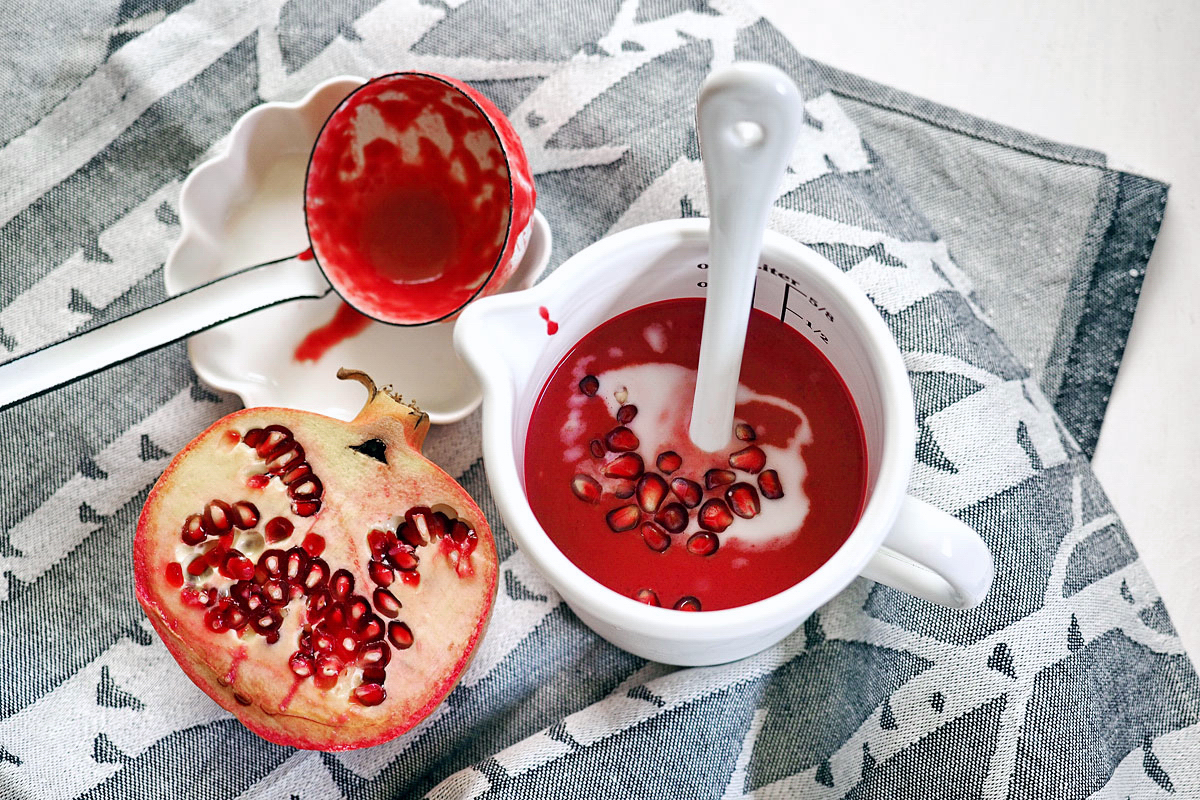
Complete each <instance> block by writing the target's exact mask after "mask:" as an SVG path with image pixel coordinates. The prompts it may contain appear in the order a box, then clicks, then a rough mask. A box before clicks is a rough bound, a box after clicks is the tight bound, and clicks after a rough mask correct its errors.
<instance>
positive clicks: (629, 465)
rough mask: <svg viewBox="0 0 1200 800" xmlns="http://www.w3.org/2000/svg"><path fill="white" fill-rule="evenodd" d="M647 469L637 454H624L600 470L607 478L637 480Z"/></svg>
mask: <svg viewBox="0 0 1200 800" xmlns="http://www.w3.org/2000/svg"><path fill="white" fill-rule="evenodd" d="M644 469H645V467H644V464H643V462H642V457H641V456H639V455H638V454H637V453H623V454H621V455H619V456H617V457H616V458H614V459H613V460H612V461H609V462H608V463H607V464H605V465H604V466H603V467H601V468H600V472H602V473H603V474H604V476H605V477H607V478H637V477H640V476H641V474H642V472H643V471H644Z"/></svg>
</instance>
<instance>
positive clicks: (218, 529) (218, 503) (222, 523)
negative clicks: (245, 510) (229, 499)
mask: <svg viewBox="0 0 1200 800" xmlns="http://www.w3.org/2000/svg"><path fill="white" fill-rule="evenodd" d="M232 513H233V512H232V509H230V508H229V503H226V502H225V501H224V500H211V501H209V504H208V505H207V506H205V507H204V531H205V532H206V533H207V534H208V535H210V536H220V535H221V534H222V533H226V532H227V531H228V530H229V529H230V528H232V527H233V519H231V517H230V514H232Z"/></svg>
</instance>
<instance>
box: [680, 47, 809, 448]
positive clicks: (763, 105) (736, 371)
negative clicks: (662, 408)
mask: <svg viewBox="0 0 1200 800" xmlns="http://www.w3.org/2000/svg"><path fill="white" fill-rule="evenodd" d="M803 119H804V101H803V98H802V97H801V96H800V90H799V89H797V88H796V84H795V83H793V82H792V80H791V79H790V78H789V77H788V76H787V75H785V74H783V72H781V71H780V70H778V69H776V68H775V67H772V66H769V65H767V64H755V63H742V64H734V65H733V66H731V67H728V68H726V69H723V70H721V71H720V72H716V73H713V74H712V75H710V76H709V78H708V80H706V81H705V82H704V85H703V86H701V87H700V96H699V98H698V99H697V100H696V131H697V134H698V135H699V137H700V156H701V158H702V159H703V161H704V176H705V180H706V182H707V184H708V214H709V218H710V222H709V225H710V227H709V245H708V246H709V259H708V277H707V279H708V289H707V299H706V300H705V306H704V329H703V334H702V338H701V342H700V363H699V367H698V369H697V373H696V396H695V398H694V399H693V401H692V419H691V425H690V427H689V429H688V435H689V436H690V437H691V440H692V442H693V443H694V444H695V445H696V446H697V447H699V448H701V449H703V450H707V451H709V452H713V451H716V450H720V449H721V448H723V447H725V446H726V445H727V444H728V443H729V439H730V437H731V436H732V434H733V411H734V405H735V404H736V401H737V389H738V376H739V375H740V373H741V370H742V351H743V350H744V349H745V345H746V326H747V324H748V323H749V321H750V308H751V305H752V304H753V301H754V281H755V278H756V276H757V273H758V269H757V267H758V256H759V252H760V251H761V249H762V240H763V231H764V230H766V227H767V214H768V213H769V212H770V210H771V204H772V203H773V202H774V200H775V192H776V191H777V190H778V188H779V183H780V181H781V180H782V178H783V174H784V170H785V169H786V168H787V162H788V159H789V158H790V157H791V154H792V150H793V148H794V147H795V144H796V138H797V137H798V136H799V134H800V125H801V124H802V122H803Z"/></svg>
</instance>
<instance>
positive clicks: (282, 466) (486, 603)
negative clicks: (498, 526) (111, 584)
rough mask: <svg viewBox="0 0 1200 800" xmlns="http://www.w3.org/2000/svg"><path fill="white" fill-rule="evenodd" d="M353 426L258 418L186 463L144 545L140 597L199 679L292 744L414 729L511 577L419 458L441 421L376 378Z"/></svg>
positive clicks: (305, 415) (488, 538)
mask: <svg viewBox="0 0 1200 800" xmlns="http://www.w3.org/2000/svg"><path fill="white" fill-rule="evenodd" d="M338 377H341V378H351V379H355V380H359V381H361V382H363V383H364V384H365V385H366V386H367V388H368V391H369V393H370V397H369V398H368V400H367V404H366V406H365V407H364V408H363V410H362V411H361V412H360V413H359V415H358V416H357V417H356V418H355V419H354V420H353V421H352V422H348V423H347V422H342V421H340V420H335V419H332V418H330V417H325V416H322V415H319V414H313V413H310V412H306V411H296V410H291V409H284V408H249V409H245V410H243V411H238V412H235V413H233V414H230V415H229V416H227V417H224V418H223V419H221V420H219V421H217V422H216V423H215V424H214V425H213V426H212V427H210V428H209V429H208V430H206V431H205V432H204V433H202V434H200V435H199V436H198V437H196V439H194V440H193V441H192V442H191V443H190V444H188V446H187V447H185V448H184V449H183V451H182V452H180V453H179V454H178V455H177V456H176V457H175V459H174V460H173V461H172V462H171V464H170V465H169V466H168V467H167V469H166V471H165V472H164V473H163V475H162V477H161V478H159V480H158V482H157V483H156V484H155V485H154V488H153V489H152V490H151V492H150V496H149V498H148V499H147V500H146V505H145V507H144V508H143V510H142V515H141V518H140V519H139V521H138V528H137V535H136V538H135V540H134V578H135V581H136V589H137V598H138V602H140V603H141V604H142V608H143V609H145V611H146V614H147V615H148V616H149V618H150V622H151V623H152V624H153V625H154V628H155V630H157V631H158V634H159V635H160V636H161V637H162V640H163V642H164V643H165V644H166V646H167V648H168V649H169V650H170V651H171V654H172V655H173V656H174V657H175V660H176V661H178V662H179V665H180V666H181V667H182V668H183V670H184V672H186V673H187V674H188V676H189V677H190V678H191V679H192V680H193V681H195V683H196V685H198V686H199V687H200V688H201V689H203V690H204V691H205V692H207V693H208V694H209V696H211V697H212V698H213V699H214V700H216V701H217V702H218V703H220V704H221V705H222V706H224V707H225V708H227V709H229V710H230V711H232V712H233V713H234V714H235V715H236V716H237V717H238V719H240V720H241V721H242V723H243V724H245V725H246V727H248V728H250V729H251V730H252V731H254V732H255V733H257V734H258V735H260V736H262V737H263V738H266V739H269V740H271V741H273V742H277V743H279V744H284V745H290V746H293V747H301V748H306V749H312V750H350V749H354V748H358V747H366V746H368V745H372V744H378V743H380V742H383V741H386V740H388V739H391V738H393V737H395V736H398V735H400V734H401V733H404V732H405V731H407V730H408V729H409V728H411V727H412V726H413V725H415V724H416V723H418V722H419V721H421V720H422V719H424V718H425V717H426V716H427V715H428V714H429V713H430V712H431V711H432V710H433V709H434V708H435V707H436V706H437V705H438V704H439V703H440V702H441V701H442V700H443V699H444V698H445V697H446V695H447V694H448V693H449V692H450V690H451V689H452V688H453V687H454V685H455V684H456V683H457V682H458V679H459V677H460V676H461V675H462V673H463V670H464V669H465V668H466V666H467V664H468V662H469V661H470V658H471V655H472V653H473V652H474V649H475V646H476V644H477V643H478V641H479V637H480V636H481V634H482V633H483V630H484V627H485V626H486V624H487V620H488V616H489V614H490V613H491V609H492V603H493V600H494V598H495V592H496V575H497V571H498V565H497V560H496V548H495V544H494V543H493V541H492V535H491V531H490V529H489V528H488V525H487V521H486V520H485V519H484V516H483V513H482V512H481V511H480V510H479V507H478V506H476V505H475V503H474V502H473V501H472V500H471V498H470V496H469V495H468V494H467V492H466V491H465V490H464V489H463V488H462V487H461V486H459V485H458V484H457V483H456V482H455V481H454V479H453V478H451V477H450V476H449V475H447V474H446V473H445V472H443V471H442V470H441V469H439V468H438V467H437V466H435V465H434V464H433V463H432V462H430V461H428V460H427V459H426V458H425V457H424V456H422V455H421V453H420V449H421V445H422V443H423V441H424V439H425V434H426V432H427V431H428V429H429V418H428V417H427V416H426V415H425V414H424V413H422V412H421V411H420V410H419V409H417V408H416V407H415V406H413V405H409V404H406V403H404V402H402V400H401V398H400V397H398V396H394V395H392V394H391V393H390V392H388V391H379V390H377V389H376V388H375V385H374V383H373V382H371V380H370V378H368V377H367V376H366V375H364V374H363V373H361V372H353V371H349V370H340V371H339V372H338Z"/></svg>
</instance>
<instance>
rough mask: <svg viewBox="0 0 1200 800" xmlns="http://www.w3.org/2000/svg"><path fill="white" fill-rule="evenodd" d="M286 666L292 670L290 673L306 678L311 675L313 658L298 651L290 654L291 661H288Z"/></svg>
mask: <svg viewBox="0 0 1200 800" xmlns="http://www.w3.org/2000/svg"><path fill="white" fill-rule="evenodd" d="M288 666H289V667H291V668H292V672H293V673H294V674H295V675H297V676H299V677H301V678H307V677H308V676H309V675H312V674H313V666H314V665H313V657H312V656H310V655H309V654H308V653H303V652H301V651H299V650H297V651H296V652H294V653H292V657H291V659H290V660H289V661H288Z"/></svg>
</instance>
